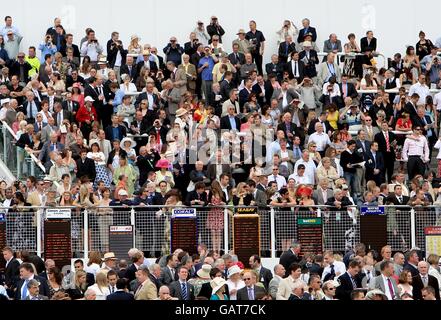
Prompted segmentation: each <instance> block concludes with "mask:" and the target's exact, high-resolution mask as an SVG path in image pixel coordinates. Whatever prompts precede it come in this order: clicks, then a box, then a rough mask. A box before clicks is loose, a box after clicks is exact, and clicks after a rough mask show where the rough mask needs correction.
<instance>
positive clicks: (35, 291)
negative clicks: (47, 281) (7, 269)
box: [22, 279, 49, 300]
mask: <svg viewBox="0 0 441 320" xmlns="http://www.w3.org/2000/svg"><path fill="white" fill-rule="evenodd" d="M25 285H26V287H27V292H28V296H27V297H26V298H24V299H22V300H48V299H49V298H48V297H47V296H45V295H42V294H40V287H39V286H40V282H38V280H36V279H30V280H27V281H26V282H25Z"/></svg>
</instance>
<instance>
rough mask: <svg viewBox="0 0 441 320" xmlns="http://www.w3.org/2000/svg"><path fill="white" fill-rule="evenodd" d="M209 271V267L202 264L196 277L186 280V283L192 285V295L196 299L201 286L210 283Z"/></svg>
mask: <svg viewBox="0 0 441 320" xmlns="http://www.w3.org/2000/svg"><path fill="white" fill-rule="evenodd" d="M210 271H211V265H209V264H203V265H202V267H201V268H200V269H199V270H198V271H197V272H196V275H197V277H196V278H192V279H190V280H188V283H189V284H192V285H193V287H194V295H195V296H196V297H197V296H198V295H199V292H200V291H201V288H202V285H203V284H204V283H207V282H210V281H211V278H210Z"/></svg>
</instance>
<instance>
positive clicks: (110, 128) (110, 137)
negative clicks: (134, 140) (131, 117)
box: [104, 125, 127, 142]
mask: <svg viewBox="0 0 441 320" xmlns="http://www.w3.org/2000/svg"><path fill="white" fill-rule="evenodd" d="M118 130H119V132H120V135H121V136H123V137H125V136H126V135H127V132H126V128H125V127H124V126H122V125H119V126H118ZM104 132H105V133H106V139H107V140H109V141H110V142H112V141H113V140H115V137H114V136H113V126H112V125H109V126H107V127H106V129H105V130H104Z"/></svg>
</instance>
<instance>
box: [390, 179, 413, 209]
mask: <svg viewBox="0 0 441 320" xmlns="http://www.w3.org/2000/svg"><path fill="white" fill-rule="evenodd" d="M409 200H410V198H409V197H408V196H403V188H402V187H401V185H399V184H396V185H395V186H394V194H392V195H390V196H388V197H387V199H386V204H388V205H390V204H393V205H395V206H405V205H407V203H408V202H409Z"/></svg>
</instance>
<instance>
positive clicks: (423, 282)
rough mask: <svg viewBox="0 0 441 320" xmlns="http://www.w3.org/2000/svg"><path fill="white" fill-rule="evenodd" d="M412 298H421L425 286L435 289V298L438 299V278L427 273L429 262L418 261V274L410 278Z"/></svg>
mask: <svg viewBox="0 0 441 320" xmlns="http://www.w3.org/2000/svg"><path fill="white" fill-rule="evenodd" d="M412 287H413V291H412V293H413V298H414V300H422V299H423V297H422V292H421V290H423V289H424V288H426V287H432V288H433V289H435V297H436V300H440V294H439V284H438V280H437V279H436V278H435V277H434V276H432V275H429V264H428V263H427V262H426V261H420V262H418V275H417V276H415V277H413V278H412Z"/></svg>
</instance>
